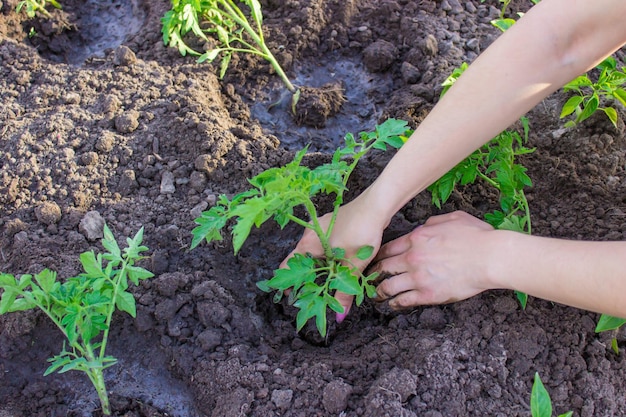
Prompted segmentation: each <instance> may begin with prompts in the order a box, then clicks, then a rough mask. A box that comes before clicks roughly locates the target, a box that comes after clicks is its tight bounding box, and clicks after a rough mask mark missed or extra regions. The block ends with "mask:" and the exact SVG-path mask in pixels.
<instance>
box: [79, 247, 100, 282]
mask: <svg viewBox="0 0 626 417" xmlns="http://www.w3.org/2000/svg"><path fill="white" fill-rule="evenodd" d="M79 258H80V263H81V264H82V265H83V269H84V271H85V273H86V274H87V276H88V277H93V278H98V277H102V276H103V272H102V263H101V262H100V261H99V260H98V259H97V258H96V254H95V253H94V252H93V251H89V252H83V253H81V254H80V255H79Z"/></svg>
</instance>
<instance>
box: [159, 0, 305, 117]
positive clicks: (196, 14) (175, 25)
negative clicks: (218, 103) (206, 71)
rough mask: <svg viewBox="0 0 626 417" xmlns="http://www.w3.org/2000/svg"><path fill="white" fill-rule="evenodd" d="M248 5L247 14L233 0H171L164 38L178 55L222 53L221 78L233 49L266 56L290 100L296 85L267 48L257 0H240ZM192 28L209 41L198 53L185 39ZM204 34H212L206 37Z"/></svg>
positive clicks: (203, 57) (206, 57)
mask: <svg viewBox="0 0 626 417" xmlns="http://www.w3.org/2000/svg"><path fill="white" fill-rule="evenodd" d="M240 3H242V4H245V5H246V6H248V9H249V16H246V14H244V12H243V11H242V10H241V9H240V8H239V6H238V3H236V2H234V1H232V0H172V9H171V10H169V11H168V12H167V13H166V14H165V16H164V17H163V18H162V24H163V27H162V29H161V32H162V33H163V42H164V43H165V45H169V46H172V47H175V48H178V51H179V52H180V53H181V55H183V56H185V55H187V54H190V55H196V56H198V62H204V61H207V62H213V61H214V60H215V59H216V58H217V57H218V56H220V55H221V57H222V58H221V59H222V61H221V66H220V78H222V77H224V74H225V73H226V70H227V69H228V64H229V63H230V60H231V57H232V55H233V53H251V54H254V55H258V56H260V57H262V58H263V59H265V60H267V61H268V62H269V63H270V65H271V66H272V67H273V68H274V70H275V71H276V74H278V76H279V77H280V79H281V80H282V81H283V83H284V84H285V86H286V87H287V89H288V90H289V91H290V92H291V93H292V94H293V103H294V105H295V102H296V101H297V99H298V94H299V91H298V89H297V88H296V87H295V86H294V85H293V84H292V83H291V81H289V78H287V76H286V75H285V71H283V69H282V67H281V66H280V64H279V63H278V61H277V60H276V58H275V57H274V54H272V52H271V51H270V50H269V48H268V47H267V45H266V43H265V38H264V36H263V13H262V11H261V4H260V3H259V1H258V0H243V1H241V2H240ZM189 32H192V33H193V34H194V35H196V36H197V37H198V38H200V39H202V40H203V41H205V42H207V43H209V44H210V45H211V44H212V43H213V42H215V41H217V44H214V43H213V44H212V45H214V46H211V47H210V49H209V50H207V51H206V52H204V53H201V52H199V51H197V50H195V49H194V48H192V47H190V46H189V45H188V44H187V43H185V41H184V39H183V38H184V37H185V35H187V34H188V33H189ZM207 34H212V35H214V37H212V38H211V40H210V39H209V37H208V36H207Z"/></svg>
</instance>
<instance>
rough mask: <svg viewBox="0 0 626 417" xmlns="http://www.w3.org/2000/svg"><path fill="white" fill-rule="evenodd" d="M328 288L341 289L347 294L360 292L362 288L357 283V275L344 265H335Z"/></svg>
mask: <svg viewBox="0 0 626 417" xmlns="http://www.w3.org/2000/svg"><path fill="white" fill-rule="evenodd" d="M328 288H330V289H331V290H337V291H341V292H343V293H346V294H349V295H358V294H362V293H363V290H362V289H361V285H360V283H359V277H358V276H357V275H355V274H353V273H352V270H351V269H350V268H348V267H347V266H344V265H337V266H336V271H335V275H334V276H333V277H332V278H331V281H330V284H329V285H328Z"/></svg>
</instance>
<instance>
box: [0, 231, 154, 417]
mask: <svg viewBox="0 0 626 417" xmlns="http://www.w3.org/2000/svg"><path fill="white" fill-rule="evenodd" d="M142 239H143V228H142V229H141V230H139V232H137V234H136V235H135V237H134V238H132V239H130V238H127V240H126V241H127V244H128V246H127V247H126V248H125V249H124V251H123V252H122V251H121V250H120V248H119V246H118V245H117V242H116V241H115V238H114V237H113V234H112V233H111V231H110V230H109V228H108V227H107V226H106V225H105V226H104V238H103V240H102V246H103V247H104V248H105V249H106V250H107V251H108V252H106V253H105V254H98V255H96V254H95V253H94V252H93V251H90V252H84V253H82V254H81V255H80V262H81V264H82V266H83V269H84V272H83V273H82V274H80V275H78V276H76V277H72V278H68V279H66V280H64V281H63V282H61V281H58V280H57V275H56V273H55V272H53V271H50V270H48V269H44V270H43V271H42V272H40V273H39V274H36V275H35V276H32V275H22V276H20V277H19V278H16V277H14V276H13V275H9V274H0V288H2V289H3V293H2V298H1V299H0V314H5V313H10V312H15V311H23V310H30V309H34V308H38V309H40V310H41V311H43V312H44V313H45V314H46V315H47V316H48V317H49V318H50V320H52V322H53V323H54V324H55V325H56V326H57V327H58V328H59V330H61V332H62V333H63V335H64V336H65V339H66V341H65V342H64V344H63V349H62V351H61V353H59V354H58V355H56V356H55V357H53V358H50V359H48V361H49V362H51V365H50V366H49V367H48V369H47V370H46V371H45V373H44V375H49V374H51V373H52V372H55V371H57V372H59V373H63V372H67V371H72V370H74V371H82V372H85V373H86V374H87V376H88V377H89V380H90V381H91V383H92V384H93V386H94V387H95V389H96V392H97V393H98V397H99V398H100V403H101V406H102V413H103V414H104V415H106V416H108V415H111V409H110V406H109V398H108V395H107V390H106V386H105V384H104V375H103V371H104V370H105V369H106V368H108V367H110V366H112V365H114V364H115V363H116V362H117V360H116V359H115V358H114V357H112V356H107V355H106V354H105V351H106V347H107V342H108V338H109V331H110V328H111V319H112V317H113V313H114V312H115V310H116V309H119V310H121V311H125V312H127V313H128V314H130V315H131V316H132V317H135V314H136V308H135V298H134V297H133V295H132V294H131V293H130V292H128V291H127V290H128V280H130V281H131V282H132V283H133V284H135V285H139V281H141V280H144V279H147V278H150V277H152V276H153V274H152V273H151V272H149V271H147V270H145V269H143V268H141V267H138V266H135V263H136V262H137V261H138V260H140V259H142V256H141V252H144V251H146V250H148V248H147V247H145V246H141V241H142ZM103 261H106V264H105V265H103ZM66 343H67V344H66ZM67 345H69V348H68V346H67Z"/></svg>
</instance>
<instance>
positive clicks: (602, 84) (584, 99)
mask: <svg viewBox="0 0 626 417" xmlns="http://www.w3.org/2000/svg"><path fill="white" fill-rule="evenodd" d="M597 69H598V70H599V71H600V75H599V76H598V80H597V81H596V82H594V81H592V80H591V79H590V78H589V74H584V75H581V76H579V77H577V78H576V79H574V80H572V81H570V82H569V83H567V84H565V86H563V90H565V91H573V92H575V93H576V95H574V96H572V97H570V98H569V100H567V101H566V102H565V104H564V105H563V109H562V110H561V118H564V117H567V116H569V115H571V114H573V115H574V119H573V120H569V121H568V122H566V123H565V127H571V126H575V125H576V124H578V123H580V122H582V121H583V120H586V119H588V118H589V117H590V116H591V115H592V114H594V113H595V112H596V111H598V110H601V111H603V112H604V114H606V116H607V117H608V118H609V120H610V121H611V123H613V126H615V127H617V120H618V116H617V110H616V109H615V107H613V106H612V105H609V106H605V107H603V106H602V104H603V103H605V102H608V103H611V102H614V101H617V103H621V104H622V106H626V90H625V89H624V85H625V84H626V67H622V68H621V69H618V68H617V61H616V60H615V58H613V57H608V58H606V59H605V60H604V61H602V62H601V63H600V65H598V66H597Z"/></svg>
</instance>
